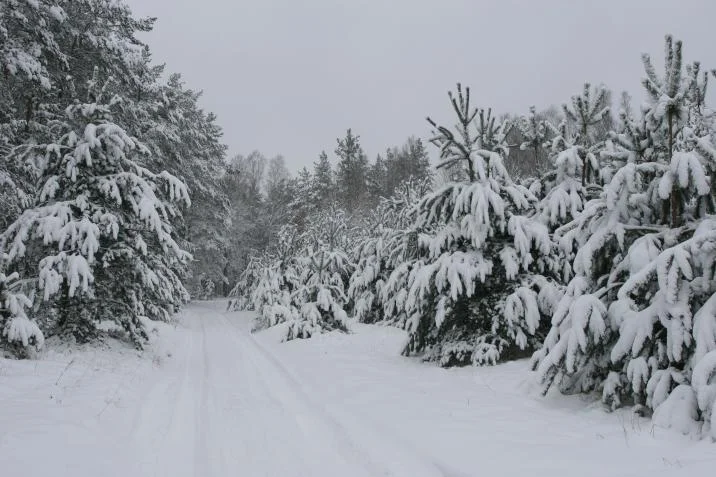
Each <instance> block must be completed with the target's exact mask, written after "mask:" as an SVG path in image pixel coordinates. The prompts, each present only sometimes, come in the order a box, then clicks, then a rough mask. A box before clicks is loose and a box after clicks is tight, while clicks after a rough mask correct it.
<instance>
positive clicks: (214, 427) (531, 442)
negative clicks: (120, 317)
mask: <svg viewBox="0 0 716 477" xmlns="http://www.w3.org/2000/svg"><path fill="white" fill-rule="evenodd" d="M224 309H225V303H223V302H208V303H195V304H192V305H190V306H189V307H187V309H186V310H185V311H184V312H182V314H181V315H180V316H179V319H178V320H177V325H176V326H175V327H171V326H167V325H162V326H160V328H161V329H162V332H161V333H160V334H159V335H158V336H157V337H155V338H154V345H153V346H152V348H151V349H150V350H148V351H146V352H144V353H138V352H136V351H135V350H133V349H131V348H129V347H126V346H121V345H120V344H118V343H117V342H108V344H107V346H106V347H100V348H97V347H85V348H81V349H79V350H76V349H73V350H71V352H70V351H69V350H63V349H62V348H59V349H58V348H56V347H55V348H53V347H52V346H50V350H49V351H48V352H46V353H45V355H43V356H42V357H41V359H39V360H36V361H9V360H2V359H0V475H2V476H3V477H5V476H9V477H16V476H18V477H24V476H29V477H35V476H38V477H39V476H43V477H44V476H47V475H58V476H65V475H67V476H72V477H85V476H86V477H97V476H118V477H119V476H121V477H127V476H132V477H142V476H171V477H181V476H196V477H224V476H226V477H234V476H249V477H253V476H276V477H291V476H317V477H323V476H326V477H336V476H340V477H351V476H411V477H428V476H430V477H433V476H435V477H439V476H447V477H466V476H477V475H484V474H486V473H488V474H489V475H492V476H495V477H498V476H503V475H504V476H514V475H528V474H529V475H535V476H542V475H545V476H547V475H548V476H550V477H562V476H572V475H575V474H579V475H581V476H584V477H596V476H603V475H610V476H631V477H639V476H646V475H649V476H662V475H663V476H681V475H683V476H686V475H689V476H691V475H709V474H708V469H711V468H712V466H713V464H714V463H715V462H716V451H715V450H714V444H711V443H709V442H706V441H701V442H694V441H692V440H690V439H689V438H687V437H684V436H681V435H678V434H676V433H674V432H672V431H669V430H663V429H655V428H653V426H651V423H650V421H648V420H646V419H642V418H637V417H634V416H632V415H630V413H629V411H628V410H624V411H620V412H617V413H612V414H607V413H605V412H604V411H603V410H602V409H601V408H600V407H599V405H598V404H593V403H592V402H590V401H587V400H584V399H582V398H579V397H561V396H553V397H550V398H546V399H545V398H541V397H538V396H535V395H533V394H531V393H530V389H529V378H528V375H529V373H528V372H527V370H526V369H525V368H526V363H525V362H517V363H508V364H505V365H501V366H497V367H491V368H480V369H474V368H472V369H454V370H444V369H439V368H436V367H434V366H431V365H426V364H423V363H420V362H417V361H415V360H409V359H405V358H402V357H400V356H399V354H398V351H399V349H400V346H401V343H402V341H403V340H404V334H403V332H402V331H400V330H396V329H394V328H382V327H375V326H365V325H356V326H355V327H354V328H355V333H352V334H349V335H346V334H341V333H334V334H329V335H325V336H319V337H315V338H313V339H311V340H297V341H294V342H290V343H284V344H279V343H278V341H279V339H278V337H279V335H280V330H279V329H273V330H269V331H266V332H262V333H259V334H251V333H249V327H250V321H251V315H250V314H247V313H226V312H225V311H224Z"/></svg>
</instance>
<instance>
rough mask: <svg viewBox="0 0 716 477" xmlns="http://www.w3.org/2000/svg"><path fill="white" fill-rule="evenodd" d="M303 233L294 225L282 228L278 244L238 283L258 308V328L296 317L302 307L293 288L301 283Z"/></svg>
mask: <svg viewBox="0 0 716 477" xmlns="http://www.w3.org/2000/svg"><path fill="white" fill-rule="evenodd" d="M302 240H303V237H302V236H301V235H300V234H299V232H298V229H297V228H296V226H294V225H286V226H284V227H282V228H281V230H279V232H278V235H277V237H276V241H275V245H274V246H273V247H272V248H271V249H270V250H268V251H267V252H266V253H265V254H264V257H263V259H262V260H256V261H253V262H252V263H251V264H250V266H249V267H247V269H246V271H245V272H244V273H243V274H242V281H240V282H239V284H238V285H237V288H238V287H244V289H243V290H241V292H242V293H243V294H244V295H245V296H246V295H247V294H248V298H249V302H250V309H253V310H254V311H256V312H258V317H257V319H256V322H255V323H254V329H263V328H268V327H271V326H275V325H277V324H279V323H284V322H287V321H292V320H294V319H295V318H296V317H297V315H298V311H299V309H298V308H297V305H296V303H295V302H294V297H293V292H294V291H295V290H296V289H297V288H298V286H299V280H300V276H299V274H300V270H299V269H298V262H297V255H298V253H299V252H300V251H301V247H302Z"/></svg>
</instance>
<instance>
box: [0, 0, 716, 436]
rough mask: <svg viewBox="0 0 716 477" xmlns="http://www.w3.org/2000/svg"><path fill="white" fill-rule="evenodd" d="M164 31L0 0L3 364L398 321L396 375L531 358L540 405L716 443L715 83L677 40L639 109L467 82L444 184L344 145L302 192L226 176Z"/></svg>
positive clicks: (587, 96) (426, 172) (98, 7)
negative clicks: (544, 396)
mask: <svg viewBox="0 0 716 477" xmlns="http://www.w3.org/2000/svg"><path fill="white" fill-rule="evenodd" d="M153 21H154V20H153V19H137V18H135V17H134V16H133V15H132V12H131V11H130V9H129V8H128V7H127V6H126V5H124V4H123V3H122V2H115V1H112V2H109V1H105V0H73V1H70V0H32V1H21V0H9V1H6V2H3V3H2V4H1V5H0V69H1V72H0V74H1V78H2V82H1V83H0V254H1V255H0V330H1V331H0V345H1V346H2V349H3V350H4V352H5V353H6V354H7V355H11V356H17V357H23V356H31V355H32V354H33V353H34V352H35V350H36V349H37V348H39V347H41V346H42V344H43V342H44V340H45V339H46V338H48V337H57V338H58V339H61V340H76V341H80V342H84V341H89V340H92V339H94V338H96V337H98V336H101V335H103V334H105V333H111V334H112V335H113V336H116V337H120V338H123V339H127V340H131V342H133V343H134V344H135V345H136V346H138V347H141V346H142V345H143V344H144V343H145V342H146V340H147V323H148V322H149V321H150V320H163V321H167V320H170V319H171V317H172V315H173V314H174V313H175V312H176V311H177V310H178V309H179V308H180V307H181V306H182V305H183V304H185V303H186V302H187V301H188V300H190V299H191V298H211V297H215V296H225V295H227V294H230V295H231V302H230V306H231V307H233V308H235V309H251V310H254V311H255V312H256V313H257V315H258V318H257V320H256V325H255V326H256V328H265V327H272V326H279V327H282V328H283V330H284V332H285V335H284V336H285V338H286V339H293V338H308V337H311V336H313V335H315V334H316V333H321V332H324V331H328V330H347V329H348V323H349V321H350V320H358V321H361V322H366V323H379V324H383V325H393V326H398V327H401V328H403V329H405V330H406V331H407V333H408V337H409V339H408V341H407V343H406V345H405V348H404V350H403V353H404V354H405V355H407V356H413V355H415V356H421V357H422V358H423V359H425V360H429V361H435V362H437V363H439V364H440V365H442V366H458V365H467V364H474V365H485V364H497V363H500V362H503V361H505V360H510V359H515V358H520V357H531V362H532V364H533V367H534V369H535V370H536V376H537V379H538V381H539V382H540V383H541V385H542V386H543V389H544V391H545V392H547V391H548V390H549V389H552V388H556V389H559V390H560V391H561V392H564V393H598V394H600V395H601V398H602V400H603V402H604V403H605V405H606V406H607V407H608V408H609V409H614V408H616V407H619V406H622V405H634V406H635V409H636V410H637V411H638V412H639V413H643V414H650V413H652V412H653V413H654V414H655V419H657V420H658V421H660V422H661V423H663V424H664V425H667V426H669V425H673V426H676V427H678V428H679V429H681V430H686V429H691V428H693V426H701V427H702V428H703V430H704V433H706V434H708V433H710V434H711V436H712V437H716V434H715V433H714V432H716V431H715V430H716V413H714V412H713V410H714V405H715V403H716V306H715V305H716V298H715V297H716V279H715V277H714V267H713V264H714V263H715V261H716V220H715V219H714V214H715V213H716V185H715V183H716V181H714V180H713V177H714V174H715V173H716V147H715V146H714V142H715V139H716V125H715V123H714V118H715V116H714V113H713V110H712V109H711V108H709V107H708V105H707V102H706V90H707V83H708V78H709V75H710V74H711V73H710V72H708V71H705V70H703V69H702V68H701V65H700V64H699V63H698V62H693V63H687V62H686V61H685V60H684V59H683V58H682V45H681V43H680V42H678V41H674V40H673V39H672V38H671V37H667V38H666V45H665V52H666V54H665V59H664V63H665V68H664V72H663V73H658V72H657V71H656V68H655V66H654V64H653V62H652V60H651V58H650V56H649V55H644V56H643V58H642V59H643V64H644V70H645V72H644V79H643V80H642V85H643V89H644V93H645V97H646V98H647V101H646V102H645V103H644V105H643V106H641V107H635V106H634V105H633V101H632V99H631V98H629V97H628V95H624V94H623V95H621V96H620V97H619V100H618V101H615V99H614V98H613V95H612V93H611V92H610V91H609V90H608V89H606V87H604V86H592V85H590V84H585V86H584V89H583V91H581V92H579V93H578V94H576V95H574V96H572V98H571V100H570V101H568V102H567V103H565V105H563V106H562V107H561V108H556V107H553V108H549V109H547V110H546V111H543V112H538V111H536V109H535V108H532V109H530V111H528V112H526V114H524V115H514V114H506V115H501V116H500V115H498V114H496V113H495V112H493V111H492V110H491V109H488V108H483V107H479V106H476V105H475V98H474V97H473V96H474V95H473V92H472V91H471V90H470V89H469V88H463V87H462V86H461V85H458V86H457V88H456V90H455V91H453V92H451V93H450V95H449V101H450V104H451V106H452V108H453V110H454V117H453V118H428V126H429V127H430V129H431V131H432V132H431V138H430V141H429V142H430V143H431V144H432V145H434V146H435V148H436V149H435V151H436V154H437V155H438V156H439V162H438V163H437V164H436V167H434V168H433V167H431V165H430V163H429V159H428V156H429V153H428V151H427V149H426V145H424V144H423V142H422V141H421V140H420V139H418V138H416V137H411V138H408V139H407V141H406V142H405V143H404V144H403V145H401V146H398V147H392V148H389V149H387V150H386V151H385V153H383V154H381V155H379V156H377V157H376V158H375V159H373V160H370V159H369V158H368V156H367V155H366V154H365V152H364V151H363V149H362V147H361V144H360V137H359V136H358V135H357V134H355V133H354V132H353V131H352V130H350V129H348V130H347V132H346V135H345V136H344V137H341V138H338V139H337V142H336V144H335V146H334V148H335V149H334V150H333V152H332V154H331V156H329V154H328V153H326V152H323V153H320V154H317V157H316V160H315V162H314V164H313V167H312V168H311V169H308V168H304V169H302V170H300V171H298V173H297V174H295V175H293V174H291V173H290V171H289V169H288V166H287V162H286V160H285V159H284V158H283V157H281V156H277V157H274V158H271V159H267V158H265V157H264V156H263V155H262V154H261V153H260V152H258V151H255V152H252V153H251V154H249V155H247V156H242V155H238V156H235V157H233V158H228V157H227V148H226V146H225V145H224V144H223V143H222V134H223V132H222V130H221V128H220V127H219V125H218V124H217V118H216V117H215V116H214V115H213V114H211V113H208V112H205V111H203V110H202V108H201V107H200V106H199V101H200V96H201V95H200V93H199V92H197V91H193V90H191V89H189V88H187V87H186V85H185V84H184V83H183V81H182V79H181V76H179V75H176V74H167V73H166V72H165V71H164V67H163V66H162V65H158V64H156V63H154V62H153V61H152V57H151V53H150V50H149V48H148V46H147V45H145V44H144V43H143V42H142V41H140V40H139V39H138V35H141V34H142V33H143V32H147V31H149V30H151V28H152V24H153ZM480 97H481V100H482V98H485V97H489V92H480ZM614 103H616V104H614ZM330 149H333V148H331V147H329V150H330ZM287 152H288V153H290V151H287Z"/></svg>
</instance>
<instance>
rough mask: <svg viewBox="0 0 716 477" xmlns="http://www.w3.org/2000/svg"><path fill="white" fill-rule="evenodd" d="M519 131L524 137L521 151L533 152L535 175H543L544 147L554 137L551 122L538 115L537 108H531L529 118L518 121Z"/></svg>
mask: <svg viewBox="0 0 716 477" xmlns="http://www.w3.org/2000/svg"><path fill="white" fill-rule="evenodd" d="M517 129H518V130H519V132H520V135H521V136H522V142H521V143H520V150H522V151H526V150H528V149H529V150H530V151H531V152H532V156H533V157H532V161H533V164H534V167H535V168H536V170H534V171H533V174H535V175H541V173H542V172H544V170H543V168H544V165H545V162H546V161H545V159H544V146H545V144H547V143H548V141H549V138H550V136H551V135H552V134H551V133H552V129H553V128H552V127H551V125H550V124H549V121H547V120H546V119H542V118H540V117H539V116H538V115H537V108H535V107H534V106H530V112H529V114H528V115H527V116H522V117H521V118H520V119H519V121H517Z"/></svg>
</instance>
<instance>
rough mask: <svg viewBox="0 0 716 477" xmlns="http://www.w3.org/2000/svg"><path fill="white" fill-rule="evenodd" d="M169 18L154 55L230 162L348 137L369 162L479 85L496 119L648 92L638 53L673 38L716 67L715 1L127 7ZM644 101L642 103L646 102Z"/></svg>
mask: <svg viewBox="0 0 716 477" xmlns="http://www.w3.org/2000/svg"><path fill="white" fill-rule="evenodd" d="M127 1H128V2H129V4H130V5H131V6H132V7H133V10H134V11H135V12H136V14H137V15H140V16H156V17H158V20H157V24H156V28H155V31H154V32H153V33H151V34H150V35H148V36H146V37H145V38H144V39H145V40H146V41H147V42H148V43H149V45H150V47H151V49H152V51H153V52H154V57H155V59H156V60H157V61H159V62H165V63H166V64H167V67H168V70H169V71H171V72H175V71H176V72H179V73H182V74H183V76H184V78H185V80H186V82H187V84H188V85H189V87H191V88H193V89H201V90H203V91H204V98H203V101H202V106H203V107H204V108H205V109H207V110H210V111H214V112H215V113H216V114H217V115H218V119H219V123H220V124H221V126H222V127H223V128H224V135H225V141H226V143H227V144H228V145H229V147H230V153H231V154H232V155H233V154H236V153H244V154H247V153H248V152H250V151H251V150H253V149H258V150H260V151H262V152H263V153H264V154H265V155H267V156H272V155H275V154H278V153H281V154H283V155H284V156H285V157H286V160H287V163H288V164H289V167H290V168H291V169H292V170H296V169H298V168H300V167H302V166H304V165H306V166H310V165H311V163H312V162H313V161H314V160H316V159H317V157H318V154H319V153H320V151H321V150H322V149H326V150H327V151H328V152H329V155H331V156H332V153H333V150H334V149H335V143H336V137H338V136H341V135H343V134H344V133H345V130H346V129H347V128H349V127H350V128H352V129H353V131H354V132H356V133H357V134H359V135H360V136H361V141H362V144H363V146H364V149H365V150H366V152H367V153H368V154H369V156H370V157H371V159H372V158H373V157H374V156H375V154H377V153H379V152H382V151H383V150H384V149H385V148H386V147H388V146H392V145H397V144H401V143H402V142H403V141H404V140H405V139H406V138H407V137H408V136H409V135H411V134H414V135H417V136H420V137H425V136H427V134H428V133H429V127H428V125H427V123H426V122H425V119H424V118H425V116H426V115H431V116H432V117H434V118H435V119H437V120H438V121H440V120H445V121H452V117H451V116H450V110H449V104H448V102H447V96H446V92H447V90H448V89H450V88H452V87H453V86H454V85H455V83H456V82H457V81H461V82H462V83H463V84H465V85H470V86H471V87H472V89H473V98H474V99H475V100H476V101H477V102H478V104H480V105H484V106H492V107H493V108H494V109H495V110H496V111H497V112H498V113H504V112H512V113H522V112H526V111H527V109H528V107H529V106H530V105H531V104H534V105H536V106H537V107H538V108H543V107H546V106H548V105H550V104H554V103H557V104H559V103H562V102H565V101H567V100H568V99H569V97H570V96H571V95H572V94H575V93H577V92H579V91H580V90H581V86H582V84H583V83H584V82H585V81H590V82H592V83H605V84H606V85H607V86H609V87H610V88H611V89H612V90H614V91H615V92H619V91H621V90H628V91H630V92H632V93H633V94H635V95H637V94H640V89H639V80H640V78H641V76H642V68H641V62H640V54H641V53H642V52H650V53H652V55H653V56H654V58H655V60H656V62H657V64H660V62H661V57H662V51H663V37H664V34H666V33H667V32H668V33H672V34H673V35H674V36H675V37H676V38H678V39H681V40H683V41H684V51H685V57H686V60H687V61H692V60H696V59H698V60H701V61H702V64H703V65H704V66H706V67H708V68H716V50H714V46H716V29H715V28H714V20H715V19H716V1H714V0H598V1H591V0H534V1H532V0H442V1H438V0H384V1H380V0H350V1H344V0H127ZM635 97H636V96H635Z"/></svg>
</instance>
